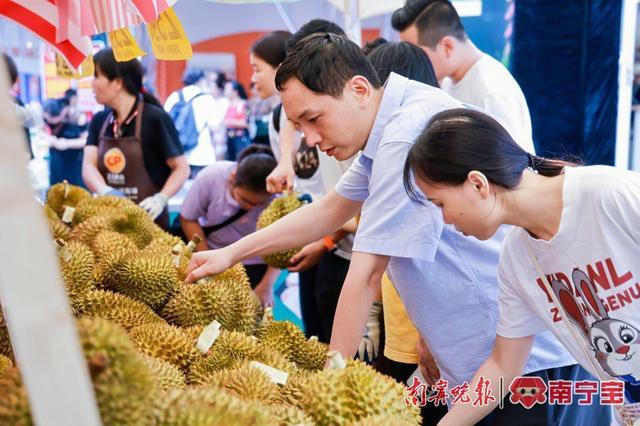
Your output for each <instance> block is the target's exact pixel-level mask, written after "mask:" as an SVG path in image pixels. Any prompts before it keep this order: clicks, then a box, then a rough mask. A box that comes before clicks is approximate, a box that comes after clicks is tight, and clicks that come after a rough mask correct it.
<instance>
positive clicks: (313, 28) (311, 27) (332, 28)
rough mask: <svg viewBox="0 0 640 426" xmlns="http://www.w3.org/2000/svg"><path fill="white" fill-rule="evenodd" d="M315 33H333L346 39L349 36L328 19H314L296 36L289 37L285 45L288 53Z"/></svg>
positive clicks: (302, 27) (301, 28)
mask: <svg viewBox="0 0 640 426" xmlns="http://www.w3.org/2000/svg"><path fill="white" fill-rule="evenodd" d="M315 33H331V34H337V35H340V36H345V37H346V36H347V34H346V33H345V32H344V30H343V29H342V28H340V26H339V25H337V24H334V23H333V22H331V21H327V20H326V19H312V20H311V21H309V22H307V23H306V24H304V25H303V26H301V27H300V29H299V30H298V31H296V32H295V34H293V35H292V36H291V37H289V39H288V40H287V42H286V44H285V48H286V49H287V52H288V51H289V50H291V48H292V47H293V46H295V45H296V44H297V43H298V42H299V41H300V40H302V39H303V38H305V37H307V36H310V35H311V34H315Z"/></svg>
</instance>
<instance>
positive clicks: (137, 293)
mask: <svg viewBox="0 0 640 426" xmlns="http://www.w3.org/2000/svg"><path fill="white" fill-rule="evenodd" d="M115 257H116V259H115V260H114V261H113V262H112V263H111V264H109V266H105V265H104V264H103V265H101V272H100V285H101V286H106V287H107V288H109V289H111V290H113V291H116V292H118V293H122V294H124V295H127V296H129V297H131V298H132V299H135V300H138V301H140V302H143V303H145V304H147V305H149V306H150V307H151V308H153V309H159V308H161V307H162V306H163V305H164V303H165V302H166V301H167V300H168V298H169V296H170V295H171V294H172V293H173V291H174V289H175V288H176V286H177V285H178V277H177V274H176V269H175V267H174V266H173V265H172V264H171V260H170V259H169V258H168V257H162V256H153V255H150V254H147V255H144V254H142V253H138V254H136V255H135V256H128V255H124V256H121V257H118V256H117V255H115ZM185 308H186V309H189V307H185ZM190 325H192V324H190Z"/></svg>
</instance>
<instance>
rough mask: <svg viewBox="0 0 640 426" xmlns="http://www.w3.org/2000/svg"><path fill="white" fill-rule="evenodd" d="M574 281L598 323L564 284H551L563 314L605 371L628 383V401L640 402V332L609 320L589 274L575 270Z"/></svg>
mask: <svg viewBox="0 0 640 426" xmlns="http://www.w3.org/2000/svg"><path fill="white" fill-rule="evenodd" d="M571 278H572V280H573V284H574V286H575V287H576V289H577V290H578V293H579V294H580V297H581V298H582V300H583V301H584V304H585V305H586V307H587V309H588V310H589V312H590V313H591V315H592V316H593V318H595V321H594V322H590V321H589V319H588V318H587V317H586V316H585V315H584V313H583V310H582V308H581V307H580V304H579V303H578V300H576V298H575V297H574V296H573V294H572V293H571V291H570V290H569V289H568V288H567V286H566V285H565V284H564V283H562V282H560V281H556V280H552V281H551V288H552V289H553V292H554V293H555V294H556V296H557V298H558V301H560V303H561V304H562V307H563V308H564V312H566V314H567V315H568V317H569V320H570V321H571V322H572V323H573V324H574V325H575V326H576V327H577V328H578V330H580V332H581V333H582V335H583V337H584V338H585V339H586V340H587V342H588V343H589V347H590V348H591V350H593V351H594V356H595V358H596V360H598V363H599V364H600V366H601V367H602V369H603V370H604V371H606V372H607V373H608V374H610V375H611V376H613V377H617V378H618V379H619V380H622V381H623V382H624V383H625V386H624V387H625V397H626V399H627V401H628V402H629V403H635V402H640V330H638V328H637V327H636V326H634V325H632V324H629V323H627V322H624V321H621V320H618V319H615V318H610V317H609V314H608V313H607V311H606V309H605V307H604V305H603V304H602V301H601V300H600V298H599V297H598V294H597V293H596V288H595V286H594V284H593V283H592V282H591V280H590V279H589V277H588V276H587V274H585V273H584V272H583V271H581V270H580V269H577V268H576V269H574V270H573V274H572V276H571Z"/></svg>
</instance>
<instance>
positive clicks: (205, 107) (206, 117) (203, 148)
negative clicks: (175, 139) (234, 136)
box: [164, 68, 226, 179]
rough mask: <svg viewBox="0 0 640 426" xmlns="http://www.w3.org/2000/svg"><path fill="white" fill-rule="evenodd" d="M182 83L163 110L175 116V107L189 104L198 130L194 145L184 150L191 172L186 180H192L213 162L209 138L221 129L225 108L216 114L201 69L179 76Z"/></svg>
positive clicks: (191, 70) (215, 104)
mask: <svg viewBox="0 0 640 426" xmlns="http://www.w3.org/2000/svg"><path fill="white" fill-rule="evenodd" d="M182 83H183V84H184V87H183V88H182V89H180V90H176V91H175V92H173V93H172V94H171V95H169V97H168V98H167V100H166V102H165V103H164V109H165V111H167V112H168V113H169V114H170V115H172V116H173V117H175V116H174V115H173V110H174V109H175V108H184V106H185V105H186V104H189V103H190V104H191V107H192V111H193V116H194V120H195V126H196V129H197V131H198V142H197V144H196V145H195V147H194V148H193V149H190V150H186V152H185V156H186V157H187V163H189V168H190V169H191V176H190V177H191V179H194V178H195V177H196V175H197V174H198V173H199V172H200V171H201V170H202V169H204V168H205V167H207V166H210V165H212V164H213V163H215V162H216V153H215V149H214V146H213V140H212V137H211V135H212V133H214V132H215V131H216V130H217V129H218V128H219V127H220V126H221V124H222V119H223V118H224V114H225V112H226V109H225V110H224V111H220V108H219V107H218V104H217V103H216V102H215V100H214V99H213V96H212V95H211V93H209V84H208V81H207V78H206V75H205V73H204V71H203V70H201V69H198V68H193V69H187V70H186V71H185V72H184V75H183V76H182ZM174 119H175V118H174ZM178 131H180V129H178Z"/></svg>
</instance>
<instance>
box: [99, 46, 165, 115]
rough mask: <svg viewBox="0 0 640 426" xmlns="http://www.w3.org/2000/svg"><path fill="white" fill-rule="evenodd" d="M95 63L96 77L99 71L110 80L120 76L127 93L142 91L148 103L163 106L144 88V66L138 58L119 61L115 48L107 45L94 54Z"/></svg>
mask: <svg viewBox="0 0 640 426" xmlns="http://www.w3.org/2000/svg"><path fill="white" fill-rule="evenodd" d="M93 63H94V64H95V69H96V71H95V73H96V77H97V75H98V71H100V74H102V75H104V76H105V77H107V79H108V80H109V81H113V80H115V79H116V78H120V79H122V85H123V86H124V88H125V90H126V91H127V93H129V94H131V95H133V96H138V95H139V94H140V93H142V96H143V99H144V101H145V102H146V103H150V104H153V105H156V106H160V107H161V106H162V105H160V102H158V100H157V99H156V98H155V97H153V96H152V95H150V94H149V93H146V92H145V91H143V90H142V77H144V68H143V67H142V64H141V63H140V61H138V60H137V59H132V60H130V61H125V62H118V61H116V58H115V56H114V55H113V50H112V49H111V48H110V47H107V48H105V49H102V50H101V51H99V52H98V53H96V54H95V55H94V56H93Z"/></svg>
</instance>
